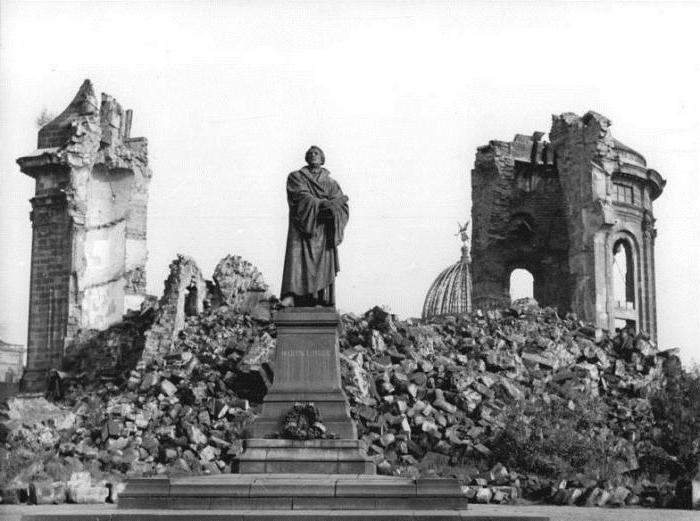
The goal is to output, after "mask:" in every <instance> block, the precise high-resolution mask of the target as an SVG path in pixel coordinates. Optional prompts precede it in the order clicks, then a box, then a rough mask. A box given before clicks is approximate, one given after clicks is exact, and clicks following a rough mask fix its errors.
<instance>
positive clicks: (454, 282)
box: [422, 221, 472, 318]
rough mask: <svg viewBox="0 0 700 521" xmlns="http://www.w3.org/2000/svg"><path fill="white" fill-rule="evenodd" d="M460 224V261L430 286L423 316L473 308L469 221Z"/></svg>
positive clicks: (456, 312) (452, 312)
mask: <svg viewBox="0 0 700 521" xmlns="http://www.w3.org/2000/svg"><path fill="white" fill-rule="evenodd" d="M457 224H458V225H459V231H458V232H457V234H456V235H460V237H461V239H462V256H461V258H460V259H459V261H458V262H456V263H455V264H453V265H452V266H450V267H448V268H447V269H446V270H444V271H443V272H442V273H440V275H438V277H437V278H436V279H435V281H434V282H433V283H432V285H431V286H430V289H429V290H428V294H427V295H426V296H425V303H424V304H423V315H422V316H423V318H430V317H434V316H439V315H458V314H460V313H469V312H470V311H471V310H472V274H471V258H470V257H469V246H468V241H469V235H468V234H467V228H468V226H469V221H467V222H466V223H465V224H464V225H461V224H459V223H457Z"/></svg>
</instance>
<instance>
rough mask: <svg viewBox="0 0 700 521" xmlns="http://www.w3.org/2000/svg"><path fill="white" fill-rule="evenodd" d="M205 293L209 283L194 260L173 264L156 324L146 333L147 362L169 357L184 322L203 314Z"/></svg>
mask: <svg viewBox="0 0 700 521" xmlns="http://www.w3.org/2000/svg"><path fill="white" fill-rule="evenodd" d="M206 292H207V285H206V282H205V281H204V277H203V276H202V272H201V271H200V269H199V267H197V264H196V263H195V261H194V259H192V258H191V257H187V256H186V255H178V256H177V258H176V259H175V260H174V261H173V262H172V263H170V275H169V276H168V278H167V279H166V281H165V291H164V292H163V296H162V297H161V299H160V303H159V309H158V312H157V317H156V320H155V322H154V323H153V326H152V327H151V328H150V329H149V330H148V331H147V332H146V341H145V346H144V349H143V358H144V359H146V360H150V359H152V358H153V357H154V356H157V355H165V354H168V353H170V350H171V349H172V345H173V342H174V341H175V338H176V335H177V334H178V333H179V332H180V331H181V330H182V328H183V327H184V325H185V319H186V318H187V317H188V316H196V315H199V314H200V313H201V312H202V311H203V310H204V298H205V296H206Z"/></svg>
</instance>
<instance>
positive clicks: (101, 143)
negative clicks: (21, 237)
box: [17, 80, 151, 391]
mask: <svg viewBox="0 0 700 521" xmlns="http://www.w3.org/2000/svg"><path fill="white" fill-rule="evenodd" d="M131 119H132V112H131V111H130V110H126V111H125V110H123V109H122V107H121V105H119V103H117V101H116V100H115V99H114V98H112V97H111V96H109V95H108V94H102V100H101V103H98V101H97V98H96V96H95V92H94V90H93V87H92V84H91V83H90V81H89V80H85V82H83V84H82V86H81V87H80V90H79V91H78V93H77V94H76V96H75V98H74V99H73V101H72V102H71V103H70V104H69V105H68V107H67V108H66V109H65V110H64V111H63V112H62V113H61V114H60V115H59V116H57V117H56V118H55V119H54V120H53V121H51V122H50V123H48V124H47V125H45V126H44V127H43V128H42V129H41V130H40V131H39V137H38V149H37V150H36V151H34V152H32V153H31V154H29V155H27V156H24V157H21V158H19V159H18V160H17V162H18V163H19V166H20V168H21V170H22V172H23V173H25V174H27V175H28V176H30V177H32V178H34V179H35V180H36V192H35V196H34V197H33V198H32V200H31V203H32V212H31V220H32V234H33V236H32V263H31V282H30V296H29V327H28V338H27V368H26V371H25V374H24V377H23V379H22V384H21V389H22V390H23V391H34V390H40V389H43V388H44V387H45V385H46V373H47V371H48V370H49V369H55V368H59V367H60V366H61V360H62V357H63V354H64V351H65V348H66V346H67V345H68V344H70V342H71V340H72V339H73V338H74V337H75V335H76V334H77V333H78V331H80V330H89V329H96V330H103V329H105V328H107V327H108V326H110V325H111V324H114V323H116V322H119V321H120V320H121V318H122V316H123V315H124V313H125V312H127V311H128V310H130V309H138V308H139V307H140V305H141V302H142V301H143V299H144V297H145V290H146V272H145V265H146V258H147V250H146V211H147V204H148V184H149V181H150V178H151V171H150V170H149V168H148V143H147V140H146V139H145V138H141V137H137V138H132V137H131V136H130V132H131Z"/></svg>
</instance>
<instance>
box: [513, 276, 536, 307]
mask: <svg viewBox="0 0 700 521" xmlns="http://www.w3.org/2000/svg"><path fill="white" fill-rule="evenodd" d="M534 286H535V278H534V277H533V276H532V273H530V272H529V271H528V270H524V269H520V268H518V269H514V270H513V271H512V272H511V273H510V283H509V288H510V300H511V302H512V301H514V300H518V299H521V298H533V295H534Z"/></svg>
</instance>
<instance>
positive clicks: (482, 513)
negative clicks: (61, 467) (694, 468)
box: [0, 505, 700, 521]
mask: <svg viewBox="0 0 700 521" xmlns="http://www.w3.org/2000/svg"><path fill="white" fill-rule="evenodd" d="M113 512H114V513H116V509H115V508H114V505H56V506H51V505H48V506H15V505H4V506H3V505H0V521H20V518H21V517H22V515H27V514H28V515H41V514H62V515H64V516H65V515H66V514H98V513H102V514H107V515H109V513H113ZM121 512H124V511H123V510H122V511H121ZM211 512H212V511H211V510H209V511H207V513H211ZM180 513H185V512H183V511H180ZM198 513H199V514H202V513H204V512H196V511H193V512H192V516H191V519H193V520H196V519H197V517H198V515H197V514H198ZM321 513H322V512H316V514H321ZM472 515H473V516H475V518H481V519H488V518H491V519H493V520H494V521H496V520H497V519H498V518H499V517H500V516H504V517H505V516H539V517H543V516H544V517H549V519H550V520H551V521H691V520H692V521H700V511H697V510H696V511H690V510H652V509H642V508H639V509H637V508H623V509H613V508H581V507H556V506H537V505H528V506H496V505H470V506H469V511H468V516H472ZM96 518H97V516H96ZM63 519H64V520H65V519H66V518H65V517H64V518H63ZM466 519H468V517H467V518H466Z"/></svg>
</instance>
